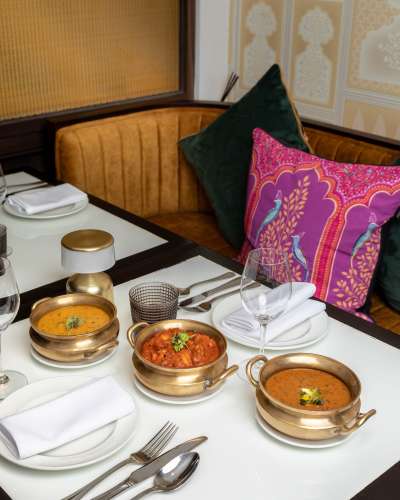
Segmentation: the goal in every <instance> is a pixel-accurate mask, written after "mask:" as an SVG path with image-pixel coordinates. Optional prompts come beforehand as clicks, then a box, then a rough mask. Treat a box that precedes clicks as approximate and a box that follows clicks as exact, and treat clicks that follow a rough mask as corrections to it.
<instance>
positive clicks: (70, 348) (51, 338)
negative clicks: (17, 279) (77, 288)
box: [29, 293, 119, 362]
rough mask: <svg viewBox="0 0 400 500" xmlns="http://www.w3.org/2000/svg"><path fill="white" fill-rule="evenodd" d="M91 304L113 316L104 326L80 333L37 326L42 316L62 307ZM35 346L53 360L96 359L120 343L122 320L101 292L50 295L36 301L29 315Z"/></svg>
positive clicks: (43, 354) (33, 344)
mask: <svg viewBox="0 0 400 500" xmlns="http://www.w3.org/2000/svg"><path fill="white" fill-rule="evenodd" d="M73 305H92V306H96V307H100V308H101V309H103V310H104V311H105V312H106V313H107V314H108V316H109V317H110V320H109V322H108V323H107V324H106V325H104V326H103V327H102V328H99V329H97V330H94V331H92V332H89V333H83V334H79V335H51V334H49V333H45V332H43V331H41V330H40V329H39V328H38V326H37V325H38V321H39V319H40V318H41V317H42V316H43V315H44V314H45V313H47V312H49V311H53V310H54V309H58V308H60V307H65V306H73ZM29 319H30V322H31V329H30V337H31V341H32V347H33V348H34V349H35V350H36V351H37V352H38V353H39V354H40V355H42V356H44V357H46V358H48V359H52V360H54V361H61V362H68V361H71V362H72V361H74V362H76V361H83V360H89V359H95V358H97V357H98V356H101V355H102V354H104V353H105V352H107V351H110V350H112V349H114V348H115V347H116V346H117V345H118V340H117V337H118V333H119V321H118V319H117V310H116V308H115V306H114V304H113V303H112V302H110V301H109V300H107V299H105V298H104V297H100V296H98V295H91V294H87V293H70V294H67V295H59V296H57V297H52V298H50V297H48V298H45V299H41V300H38V301H37V302H35V304H33V306H32V311H31V315H30V318H29Z"/></svg>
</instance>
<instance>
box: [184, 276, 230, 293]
mask: <svg viewBox="0 0 400 500" xmlns="http://www.w3.org/2000/svg"><path fill="white" fill-rule="evenodd" d="M234 276H235V273H234V272H233V271H228V272H227V273H224V274H220V275H219V276H215V277H214V278H209V279H207V280H203V281H196V283H192V284H191V285H189V286H187V287H184V288H178V287H177V289H178V292H179V295H189V293H190V289H191V288H193V287H195V286H197V285H205V284H206V283H212V282H213V281H220V280H224V279H228V278H233V277H234Z"/></svg>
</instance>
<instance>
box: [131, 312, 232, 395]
mask: <svg viewBox="0 0 400 500" xmlns="http://www.w3.org/2000/svg"><path fill="white" fill-rule="evenodd" d="M170 328H179V329H181V330H186V331H187V330H189V331H190V330H191V331H198V332H202V333H205V334H206V335H209V336H210V337H212V338H213V339H214V340H215V341H216V342H217V344H218V346H219V349H220V353H221V354H220V356H219V357H218V358H217V359H216V360H215V361H213V362H212V363H209V364H207V365H202V366H198V367H195V368H165V367H163V366H159V365H156V364H153V363H151V362H150V361H148V360H147V359H144V358H143V357H142V355H141V350H142V345H143V342H144V341H145V340H146V339H148V338H149V337H151V336H152V335H153V334H155V333H158V332H160V331H163V330H168V329H170ZM127 336H128V340H129V343H130V344H131V346H132V347H133V349H134V352H133V355H132V362H133V370H134V372H135V376H136V377H137V379H138V380H139V381H140V382H141V383H142V384H143V385H144V386H146V387H148V388H149V389H151V390H152V391H155V392H158V393H160V394H166V395H168V396H192V395H195V394H201V393H202V392H205V391H210V390H213V389H215V388H216V387H217V386H219V385H220V384H222V383H223V382H224V381H225V379H226V378H227V377H229V376H230V375H232V373H234V372H235V371H236V370H237V369H238V366H237V365H232V366H231V367H229V368H227V365H228V355H227V353H226V350H227V343H226V339H225V337H224V336H223V335H222V333H220V332H219V331H218V330H216V329H215V328H213V327H211V326H210V325H207V324H205V323H200V322H199V321H192V320H184V319H173V320H165V321H160V322H159V323H154V324H152V325H149V324H148V323H145V322H141V323H136V324H135V325H133V326H131V327H130V328H129V329H128V332H127Z"/></svg>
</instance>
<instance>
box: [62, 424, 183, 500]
mask: <svg viewBox="0 0 400 500" xmlns="http://www.w3.org/2000/svg"><path fill="white" fill-rule="evenodd" d="M177 430H178V427H177V426H176V425H174V424H172V423H171V422H167V423H166V424H165V425H164V426H163V427H162V428H161V429H160V430H159V431H158V432H156V434H154V436H153V437H152V438H151V439H150V441H148V442H147V443H146V444H145V445H144V446H142V448H140V450H138V451H136V452H134V453H131V454H130V455H129V457H128V458H126V459H125V460H122V462H119V463H117V464H116V465H114V466H113V467H111V469H109V470H107V471H106V472H103V474H101V475H100V476H98V477H96V478H95V479H93V481H90V483H88V484H86V485H84V486H82V487H81V488H79V490H76V491H74V492H73V493H70V494H69V495H68V496H66V497H64V498H63V499H62V500H79V499H80V498H82V497H83V496H85V495H86V493H87V492H88V491H90V490H91V489H92V488H94V487H95V486H97V485H98V484H99V483H100V482H101V481H103V480H104V479H105V478H106V477H108V476H109V475H111V474H112V473H113V472H115V471H117V470H118V469H121V467H124V466H125V465H128V464H137V465H144V464H147V463H148V462H150V461H151V460H153V459H154V458H155V457H156V456H157V455H159V454H160V453H161V452H162V451H163V449H164V448H165V447H166V446H167V444H168V443H169V442H170V441H171V439H172V438H173V437H174V435H175V434H176V432H177Z"/></svg>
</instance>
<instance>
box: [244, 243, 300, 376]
mask: <svg viewBox="0 0 400 500" xmlns="http://www.w3.org/2000/svg"><path fill="white" fill-rule="evenodd" d="M256 281H258V282H259V283H262V284H263V285H265V286H259V287H256V288H249V285H250V284H252V283H254V282H256ZM291 295H292V282H291V273H290V267H289V260H288V256H287V254H286V252H284V251H283V250H281V249H280V248H275V247H261V248H256V249H255V250H251V251H250V252H249V254H248V256H247V260H246V264H245V267H244V269H243V274H242V280H241V284H240V296H241V299H242V305H243V307H244V309H245V310H246V311H247V312H248V313H249V314H251V315H252V316H254V318H255V319H256V320H257V321H258V323H259V326H260V343H259V347H260V349H259V354H264V351H265V346H266V345H267V338H268V324H269V323H270V321H271V320H273V319H275V318H277V317H278V316H280V315H281V314H282V313H283V312H284V311H285V309H286V306H287V305H288V302H289V300H290V297H291ZM244 363H246V362H244ZM261 366H262V362H260V363H259V364H255V371H257V370H258V371H259V369H260V367H261ZM244 371H245V370H243V367H242V370H241V373H242V376H243V373H244Z"/></svg>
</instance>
